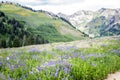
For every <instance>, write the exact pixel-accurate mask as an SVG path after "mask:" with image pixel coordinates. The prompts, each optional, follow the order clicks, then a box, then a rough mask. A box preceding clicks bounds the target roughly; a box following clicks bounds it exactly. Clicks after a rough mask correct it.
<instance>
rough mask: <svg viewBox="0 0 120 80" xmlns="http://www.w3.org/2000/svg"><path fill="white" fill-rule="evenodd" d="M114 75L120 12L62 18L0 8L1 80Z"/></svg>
mask: <svg viewBox="0 0 120 80" xmlns="http://www.w3.org/2000/svg"><path fill="white" fill-rule="evenodd" d="M33 1H34V0H33ZM46 1H47V0H46ZM58 1H59V0H58ZM31 2H32V1H31ZM28 3H29V2H28ZM119 74H120V9H109V8H101V9H99V10H97V11H87V10H80V11H77V12H75V13H74V14H72V15H66V14H63V13H61V12H60V13H58V14H54V13H52V12H49V11H45V10H34V9H32V8H30V7H27V6H23V5H21V4H19V3H13V2H9V1H6V2H3V1H2V2H0V80H111V79H112V80H113V79H114V80H119Z"/></svg>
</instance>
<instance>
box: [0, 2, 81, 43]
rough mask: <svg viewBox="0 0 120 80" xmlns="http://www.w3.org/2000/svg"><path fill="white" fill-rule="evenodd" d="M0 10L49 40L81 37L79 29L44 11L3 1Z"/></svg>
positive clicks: (68, 39)
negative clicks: (32, 9) (34, 10)
mask: <svg viewBox="0 0 120 80" xmlns="http://www.w3.org/2000/svg"><path fill="white" fill-rule="evenodd" d="M0 10H1V11H3V12H4V13H6V14H7V15H8V16H9V17H12V18H15V19H18V20H21V21H25V22H26V27H30V28H32V29H31V30H32V31H33V33H35V34H41V35H42V36H43V37H45V38H46V39H48V40H49V42H58V41H71V40H76V39H80V38H82V37H81V35H82V34H81V33H80V32H79V31H76V30H75V29H74V28H72V27H71V26H70V25H68V24H67V23H65V22H63V21H62V20H61V19H54V18H51V17H50V16H48V15H47V14H45V13H44V12H32V11H30V10H27V9H24V8H22V7H20V6H18V5H15V4H12V5H11V4H5V3H4V4H2V5H1V6H0ZM50 26H51V27H52V28H50ZM64 29H65V30H64Z"/></svg>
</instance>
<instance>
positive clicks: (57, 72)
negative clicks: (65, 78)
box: [55, 67, 59, 77]
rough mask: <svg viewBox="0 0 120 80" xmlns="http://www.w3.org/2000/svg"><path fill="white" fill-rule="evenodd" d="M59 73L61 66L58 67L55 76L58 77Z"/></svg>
mask: <svg viewBox="0 0 120 80" xmlns="http://www.w3.org/2000/svg"><path fill="white" fill-rule="evenodd" d="M58 74H59V67H58V68H56V73H55V77H58Z"/></svg>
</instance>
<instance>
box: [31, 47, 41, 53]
mask: <svg viewBox="0 0 120 80" xmlns="http://www.w3.org/2000/svg"><path fill="white" fill-rule="evenodd" d="M29 52H41V51H40V50H39V49H37V48H34V47H33V48H30V50H29Z"/></svg>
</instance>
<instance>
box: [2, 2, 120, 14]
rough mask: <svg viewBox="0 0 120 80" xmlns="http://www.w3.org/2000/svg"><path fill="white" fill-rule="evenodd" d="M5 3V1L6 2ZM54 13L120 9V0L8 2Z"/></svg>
mask: <svg viewBox="0 0 120 80" xmlns="http://www.w3.org/2000/svg"><path fill="white" fill-rule="evenodd" d="M0 1H1V0H0ZM4 1H5V0H4ZM7 1H13V2H18V3H21V4H23V5H27V6H29V7H32V8H34V9H37V10H38V9H43V10H47V11H51V12H54V13H58V12H62V13H65V14H72V13H74V12H75V11H78V10H97V9H100V8H103V7H104V8H120V5H119V4H120V0H7Z"/></svg>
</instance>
